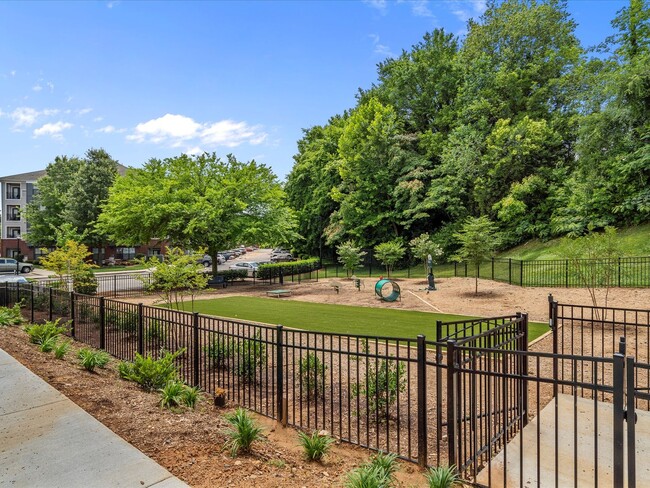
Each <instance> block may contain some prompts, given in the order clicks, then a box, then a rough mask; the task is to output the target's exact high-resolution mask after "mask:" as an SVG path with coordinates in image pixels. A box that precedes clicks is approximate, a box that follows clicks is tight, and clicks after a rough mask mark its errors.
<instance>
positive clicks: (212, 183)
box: [97, 153, 297, 274]
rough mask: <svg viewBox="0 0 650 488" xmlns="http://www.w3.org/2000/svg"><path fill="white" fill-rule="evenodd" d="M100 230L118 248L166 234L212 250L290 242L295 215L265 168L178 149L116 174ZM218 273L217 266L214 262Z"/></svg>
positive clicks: (187, 244)
mask: <svg viewBox="0 0 650 488" xmlns="http://www.w3.org/2000/svg"><path fill="white" fill-rule="evenodd" d="M102 210H103V211H102V214H101V215H100V217H99V221H98V224H97V230H98V231H99V232H100V233H103V234H105V235H107V236H108V237H109V238H110V239H111V240H112V241H113V242H115V243H116V244H121V245H130V246H133V245H138V244H141V243H143V242H149V240H151V239H154V238H160V239H167V240H169V241H170V242H171V243H172V244H174V245H177V246H182V247H184V248H185V249H199V248H206V249H207V252H208V254H209V255H210V256H211V257H212V262H213V263H216V262H217V252H218V251H219V250H222V249H228V248H231V247H234V246H236V245H238V244H241V243H242V242H259V243H265V244H270V245H275V244H277V243H280V242H288V241H292V240H294V239H295V237H296V236H297V234H296V232H295V218H294V215H293V212H292V211H291V210H289V208H288V207H287V206H286V204H285V194H284V192H283V190H282V187H281V185H280V183H279V182H278V181H277V177H276V176H275V175H274V174H273V172H272V171H271V169H270V168H268V167H267V166H265V165H262V164H258V163H256V162H255V161H251V162H248V163H243V162H240V161H238V160H237V159H236V158H235V157H234V156H233V155H228V157H227V160H226V161H222V160H221V159H220V158H218V157H217V156H216V154H214V153H212V154H208V153H203V154H202V155H197V156H188V155H186V154H183V155H181V156H178V157H175V158H167V159H164V160H158V159H151V160H150V161H148V162H147V163H146V164H145V165H144V167H143V168H138V169H130V170H129V171H128V172H127V173H126V175H125V176H123V177H118V178H117V179H116V180H115V184H114V186H113V187H112V188H111V191H110V193H109V198H108V200H107V202H106V203H105V204H104V205H103V207H102ZM213 273H215V274H216V266H215V267H213Z"/></svg>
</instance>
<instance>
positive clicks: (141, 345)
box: [138, 303, 144, 356]
mask: <svg viewBox="0 0 650 488" xmlns="http://www.w3.org/2000/svg"><path fill="white" fill-rule="evenodd" d="M138 354H139V355H140V356H144V306H143V305H142V303H138Z"/></svg>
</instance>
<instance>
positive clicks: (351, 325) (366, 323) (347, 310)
mask: <svg viewBox="0 0 650 488" xmlns="http://www.w3.org/2000/svg"><path fill="white" fill-rule="evenodd" d="M187 308H189V304H188V306H187ZM194 311H195V312H200V313H203V314H206V315H217V316H220V317H230V318H234V319H240V320H251V321H254V322H262V323H265V324H276V325H277V324H282V325H284V326H287V327H293V328H296V329H303V330H309V331H317V332H332V333H338V334H357V335H370V336H388V337H401V338H415V337H417V336H418V335H419V334H424V335H425V336H426V337H427V339H428V340H435V336H436V321H437V320H442V321H443V322H452V321H460V320H468V319H473V318H476V317H468V316H462V315H453V314H440V313H431V312H417V311H412V310H390V309H380V308H370V307H354V306H350V305H329V304H323V303H310V302H299V301H293V300H292V301H289V300H282V299H275V298H258V297H228V298H217V299H214V300H198V301H196V302H194ZM547 331H548V325H547V324H544V323H540V322H531V323H529V329H528V337H529V340H531V341H532V340H533V339H536V338H537V337H539V336H541V335H542V334H544V333H545V332H547Z"/></svg>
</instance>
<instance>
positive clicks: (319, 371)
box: [300, 352, 327, 397]
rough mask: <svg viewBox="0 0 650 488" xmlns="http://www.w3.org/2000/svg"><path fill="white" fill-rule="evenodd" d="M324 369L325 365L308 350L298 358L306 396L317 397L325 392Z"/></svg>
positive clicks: (325, 368) (325, 369)
mask: <svg viewBox="0 0 650 488" xmlns="http://www.w3.org/2000/svg"><path fill="white" fill-rule="evenodd" d="M326 371H327V365H326V364H324V363H323V362H322V361H321V360H320V359H319V358H318V356H317V355H316V354H315V353H312V352H310V353H308V354H307V356H306V357H304V358H302V359H301V360H300V379H301V381H302V385H303V387H304V388H305V389H306V392H307V395H308V396H311V397H318V396H322V395H323V394H324V393H325V372H326Z"/></svg>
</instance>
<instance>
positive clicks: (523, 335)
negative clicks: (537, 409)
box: [519, 313, 528, 427]
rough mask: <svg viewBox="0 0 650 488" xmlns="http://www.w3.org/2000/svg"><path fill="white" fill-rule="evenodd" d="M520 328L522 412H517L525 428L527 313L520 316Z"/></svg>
mask: <svg viewBox="0 0 650 488" xmlns="http://www.w3.org/2000/svg"><path fill="white" fill-rule="evenodd" d="M520 327H521V329H520V330H521V339H520V341H521V342H520V345H519V350H520V351H523V354H521V355H520V358H521V362H520V368H521V369H520V371H519V374H520V377H521V380H520V381H521V383H520V384H521V388H522V391H521V403H522V411H521V412H519V413H520V414H521V415H522V416H523V423H522V425H523V426H524V427H525V426H526V425H528V354H526V352H528V314H527V313H522V314H521V322H520Z"/></svg>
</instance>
